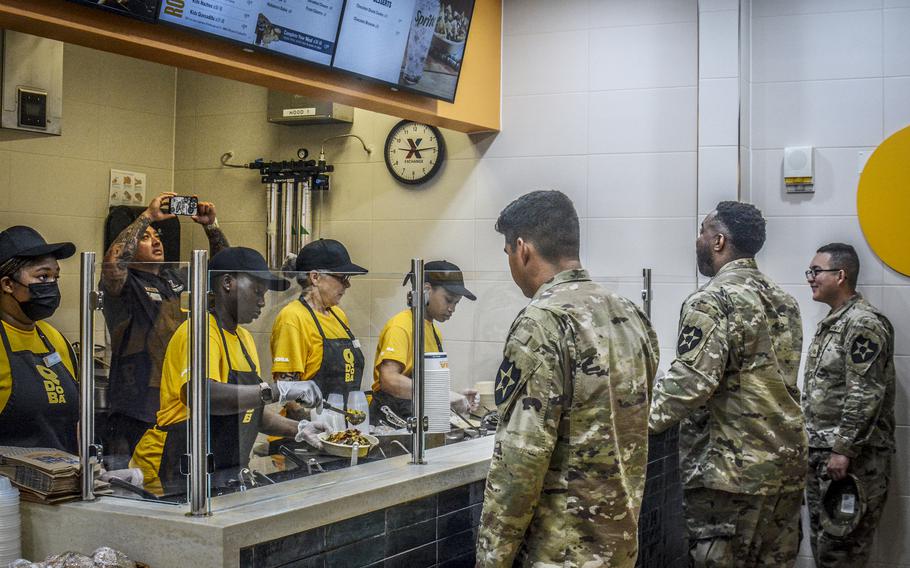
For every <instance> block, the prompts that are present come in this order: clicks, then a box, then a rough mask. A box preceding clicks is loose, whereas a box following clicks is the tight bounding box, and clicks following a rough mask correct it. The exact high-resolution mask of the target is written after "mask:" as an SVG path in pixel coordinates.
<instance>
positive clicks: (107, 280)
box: [101, 192, 228, 456]
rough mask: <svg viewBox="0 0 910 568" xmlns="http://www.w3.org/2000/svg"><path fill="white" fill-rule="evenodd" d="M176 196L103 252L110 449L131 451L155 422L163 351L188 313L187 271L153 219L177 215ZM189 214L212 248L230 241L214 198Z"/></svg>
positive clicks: (156, 203)
mask: <svg viewBox="0 0 910 568" xmlns="http://www.w3.org/2000/svg"><path fill="white" fill-rule="evenodd" d="M175 197H179V196H176V195H175V194H174V193H172V192H165V193H162V194H160V195H158V196H157V197H156V198H155V199H153V200H152V201H151V203H149V205H148V208H146V210H145V211H143V212H142V214H140V215H139V217H137V218H136V220H135V221H133V222H132V223H131V224H130V225H129V226H128V227H127V228H125V229H124V230H123V231H121V232H120V234H119V235H118V236H117V238H116V239H114V242H113V243H111V246H110V248H108V250H107V252H106V253H105V255H104V265H103V267H102V270H101V290H102V291H103V292H104V319H105V322H106V323H107V328H108V331H109V332H110V334H111V353H112V355H111V372H110V393H109V396H110V404H111V416H110V418H109V420H108V425H107V429H106V431H105V432H104V433H103V435H102V440H103V442H104V446H105V447H104V452H105V454H107V455H122V456H129V455H130V454H132V453H133V450H134V449H135V447H136V443H137V442H138V441H139V438H141V437H142V435H143V433H144V432H145V431H146V430H148V429H149V428H151V427H152V426H153V425H154V424H155V415H156V413H157V412H158V408H159V389H160V385H161V368H162V361H163V359H164V353H165V350H166V349H167V344H168V342H169V341H170V339H171V336H172V335H173V334H174V331H175V330H176V329H177V327H178V326H179V325H180V324H181V323H182V322H183V321H184V320H185V319H186V317H185V314H183V313H182V312H181V310H180V293H181V292H182V291H184V290H185V289H186V276H185V274H184V273H182V272H181V271H178V270H177V269H176V267H172V266H169V265H167V264H165V263H164V261H165V259H164V246H163V245H162V243H161V238H160V236H159V234H158V230H157V229H156V228H155V226H154V224H155V223H157V222H158V221H163V220H164V219H169V218H172V217H174V215H173V214H171V213H170V212H169V206H170V201H171V199H172V198H175ZM193 199H195V196H194V197H193ZM184 202H185V203H186V202H189V199H185V200H184ZM191 219H192V220H193V222H195V223H197V224H199V225H202V228H203V230H204V231H205V234H206V236H207V237H208V240H209V251H210V253H211V254H212V256H214V255H216V254H217V253H218V252H220V251H221V250H223V249H225V248H227V247H228V241H227V238H226V237H225V236H224V233H222V232H221V229H220V228H219V227H218V220H217V218H216V217H215V205H214V204H213V203H209V202H206V201H199V202H198V203H197V208H196V214H195V215H193V216H192V217H191Z"/></svg>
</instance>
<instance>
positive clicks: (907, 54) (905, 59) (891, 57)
mask: <svg viewBox="0 0 910 568" xmlns="http://www.w3.org/2000/svg"><path fill="white" fill-rule="evenodd" d="M883 21H884V24H885V29H884V44H885V46H884V49H885V56H884V60H885V76H886V77H894V76H897V75H910V42H908V41H907V30H908V29H910V7H906V8H895V9H893V10H884V15H883Z"/></svg>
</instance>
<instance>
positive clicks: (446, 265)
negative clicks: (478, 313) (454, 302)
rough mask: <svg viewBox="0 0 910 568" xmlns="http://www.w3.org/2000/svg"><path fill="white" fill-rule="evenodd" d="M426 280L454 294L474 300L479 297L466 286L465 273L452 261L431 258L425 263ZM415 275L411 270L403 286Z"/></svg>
mask: <svg viewBox="0 0 910 568" xmlns="http://www.w3.org/2000/svg"><path fill="white" fill-rule="evenodd" d="M423 274H424V281H425V282H427V283H428V284H432V285H433V286H442V287H443V288H445V289H446V290H448V291H449V292H452V293H453V294H458V295H459V296H464V297H465V298H467V299H469V300H471V301H472V302H473V301H474V300H476V299H477V296H475V295H474V294H473V293H471V291H470V290H468V289H467V288H465V286H464V275H462V273H461V269H460V268H458V266H457V265H456V264H454V263H452V262H449V261H447V260H431V261H430V262H427V263H425V264H424V265H423ZM413 277H414V273H413V272H409V273H408V275H407V276H405V278H404V282H402V283H401V285H402V286H404V285H405V284H407V283H408V282H409V281H410V280H411V279H412V278H413Z"/></svg>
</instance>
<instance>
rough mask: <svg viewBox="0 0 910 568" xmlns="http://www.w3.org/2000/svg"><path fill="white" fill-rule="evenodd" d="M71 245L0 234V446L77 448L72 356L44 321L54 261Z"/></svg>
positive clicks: (30, 232)
mask: <svg viewBox="0 0 910 568" xmlns="http://www.w3.org/2000/svg"><path fill="white" fill-rule="evenodd" d="M75 253H76V247H75V246H74V245H73V243H53V244H48V243H47V242H46V241H45V240H44V237H42V236H41V235H40V234H38V232H37V231H36V230H34V229H32V228H31V227H23V226H16V227H10V228H8V229H6V230H5V231H3V232H0V320H2V322H0V339H2V349H0V445H2V446H20V447H45V448H56V449H58V450H64V451H67V452H70V453H73V454H75V453H78V451H79V449H78V445H77V438H76V432H77V430H78V428H77V424H78V421H79V387H78V385H77V383H76V379H75V376H76V357H75V354H74V353H73V351H72V349H71V348H70V346H69V343H67V341H66V339H65V338H64V337H63V335H61V334H60V332H59V331H57V330H56V329H54V327H53V326H51V325H50V324H49V323H47V322H45V321H43V320H45V319H47V318H49V317H51V316H52V315H53V314H54V312H55V311H56V309H57V307H58V306H59V305H60V289H59V288H58V286H57V280H58V279H59V277H60V265H59V264H58V263H57V261H58V260H59V259H64V258H69V257H71V256H73V255H74V254H75Z"/></svg>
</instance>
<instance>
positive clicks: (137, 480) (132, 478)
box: [101, 467, 145, 487]
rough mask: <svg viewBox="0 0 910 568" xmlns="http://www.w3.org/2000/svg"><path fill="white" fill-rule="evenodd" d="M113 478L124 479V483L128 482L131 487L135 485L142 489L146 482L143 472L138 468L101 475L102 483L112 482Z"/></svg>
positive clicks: (116, 470)
mask: <svg viewBox="0 0 910 568" xmlns="http://www.w3.org/2000/svg"><path fill="white" fill-rule="evenodd" d="M112 477H116V478H117V479H122V480H123V481H126V482H127V483H129V484H130V485H135V486H136V487H142V484H143V483H144V482H145V476H144V475H142V470H141V469H139V468H138V467H131V468H129V469H115V470H113V471H105V472H103V473H102V474H101V481H110V480H111V478H112Z"/></svg>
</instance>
